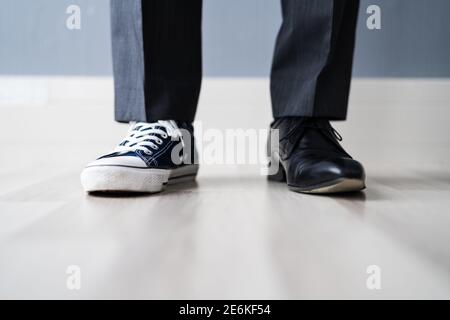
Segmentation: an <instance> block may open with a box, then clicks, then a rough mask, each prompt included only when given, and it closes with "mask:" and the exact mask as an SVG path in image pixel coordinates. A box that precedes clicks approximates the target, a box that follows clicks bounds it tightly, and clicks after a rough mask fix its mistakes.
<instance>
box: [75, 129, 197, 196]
mask: <svg viewBox="0 0 450 320" xmlns="http://www.w3.org/2000/svg"><path fill="white" fill-rule="evenodd" d="M194 160H195V147H194V138H193V128H192V125H190V124H185V123H177V122H176V121H173V120H165V121H158V122H154V123H144V122H138V123H133V124H132V125H131V128H130V130H129V132H128V135H127V137H126V138H125V139H124V140H123V141H122V142H121V143H120V144H119V145H118V146H117V147H116V148H115V149H114V150H113V151H112V152H111V153H109V154H106V155H104V156H102V157H100V158H98V159H97V160H95V161H94V162H91V163H90V164H88V165H87V166H86V168H85V169H84V170H83V172H82V173H81V183H82V185H83V187H84V190H85V191H86V192H149V193H153V192H159V191H161V190H162V189H163V186H164V185H165V184H167V183H168V182H174V181H189V180H194V179H195V177H196V175H197V172H198V165H197V164H195V161H194Z"/></svg>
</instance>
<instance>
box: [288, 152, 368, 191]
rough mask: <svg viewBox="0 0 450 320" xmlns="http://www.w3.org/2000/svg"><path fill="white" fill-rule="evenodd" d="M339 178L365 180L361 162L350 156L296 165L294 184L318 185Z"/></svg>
mask: <svg viewBox="0 0 450 320" xmlns="http://www.w3.org/2000/svg"><path fill="white" fill-rule="evenodd" d="M339 179H355V180H365V171H364V167H363V166H362V164H361V163H360V162H358V161H356V160H353V159H351V158H331V159H326V160H321V161H317V162H315V163H311V164H308V165H305V164H299V165H298V166H297V167H296V170H295V174H294V180H295V181H292V182H291V183H293V184H295V185H320V184H322V183H325V182H329V181H336V180H339Z"/></svg>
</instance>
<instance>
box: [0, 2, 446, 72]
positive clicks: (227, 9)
mask: <svg viewBox="0 0 450 320" xmlns="http://www.w3.org/2000/svg"><path fill="white" fill-rule="evenodd" d="M124 1H127V0H124ZM161 1H163V0H161ZM311 1H313V0H311ZM0 4H1V11H0V74H51V75H54V74H58V75H60V74H68V75H110V74H111V58H110V56H111V54H110V39H109V9H108V8H109V3H108V0H0ZM70 4H78V5H79V6H81V9H82V29H81V30H76V31H70V30H68V29H67V28H66V25H65V21H66V19H67V15H66V13H65V10H66V8H67V6H68V5H70ZM369 4H378V5H380V6H381V8H382V26H383V28H382V30H379V31H370V30H368V29H367V28H366V27H365V21H366V17H367V15H366V13H365V10H366V8H367V6H368V5H369ZM449 20H450V1H449V0H363V1H362V6H361V18H360V23H359V27H358V43H357V50H356V61H355V75H357V76H362V77H368V76H370V77H449V76H450V63H449V62H448V57H450V41H449V40H450V22H449ZM279 24H280V4H279V1H278V0H204V66H205V75H209V76H266V75H268V73H269V69H270V60H271V55H272V51H273V45H274V39H275V35H276V32H277V29H278V27H279Z"/></svg>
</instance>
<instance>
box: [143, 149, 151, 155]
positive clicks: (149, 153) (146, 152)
mask: <svg viewBox="0 0 450 320" xmlns="http://www.w3.org/2000/svg"><path fill="white" fill-rule="evenodd" d="M144 152H145V154H146V155H149V156H151V155H152V154H153V152H151V151H148V150H146V151H144Z"/></svg>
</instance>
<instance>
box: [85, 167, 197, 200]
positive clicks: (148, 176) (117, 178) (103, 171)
mask: <svg viewBox="0 0 450 320" xmlns="http://www.w3.org/2000/svg"><path fill="white" fill-rule="evenodd" d="M197 172H198V165H186V166H183V167H180V168H177V169H147V168H134V167H126V166H92V167H87V168H85V169H84V170H83V172H82V173H81V184H82V186H83V188H84V190H85V191H86V192H145V193H156V192H160V191H162V189H163V187H164V185H165V184H167V183H175V182H184V181H192V180H195V177H196V175H197Z"/></svg>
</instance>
